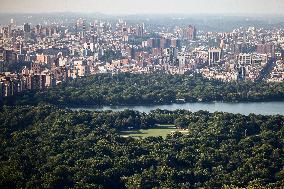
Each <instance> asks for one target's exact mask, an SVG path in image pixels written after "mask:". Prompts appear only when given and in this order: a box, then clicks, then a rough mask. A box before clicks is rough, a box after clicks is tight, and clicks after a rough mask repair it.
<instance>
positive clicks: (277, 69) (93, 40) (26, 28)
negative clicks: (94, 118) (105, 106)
mask: <svg viewBox="0 0 284 189" xmlns="http://www.w3.org/2000/svg"><path fill="white" fill-rule="evenodd" d="M90 20H91V19H88V21H87V20H86V19H83V18H78V19H77V20H76V22H74V23H68V22H67V23H61V24H60V23H50V24H47V21H48V20H47V21H46V20H43V23H45V24H35V23H25V24H23V25H19V24H17V20H15V19H13V18H11V19H10V23H9V24H8V25H3V26H1V28H0V71H1V87H0V89H1V97H5V96H10V95H13V94H15V93H18V92H21V91H23V90H40V89H45V88H50V87H54V86H55V85H58V84H60V83H62V82H65V81H67V80H72V79H76V78H81V77H86V76H89V75H93V74H98V73H112V74H118V73H122V72H130V73H139V74H143V73H154V72H162V73H166V74H193V73H200V74H202V75H203V76H204V77H205V78H210V79H217V80H222V81H224V82H231V81H260V80H265V81H268V82H282V81H283V78H284V62H283V60H282V59H283V56H284V51H283V47H284V30H283V28H271V29H264V28H257V27H254V26H251V27H241V28H236V29H234V30H233V31H231V32H210V31H208V32H205V31H202V30H199V29H198V28H196V27H195V26H194V25H191V23H186V24H185V25H186V26H184V27H180V26H173V27H166V26H163V27H156V28H153V27H148V26H147V24H145V23H142V22H137V23H127V22H126V21H124V20H123V19H118V20H110V21H108V20H105V21H102V20H97V19H96V18H94V19H93V20H91V21H90ZM11 67H12V68H13V67H17V68H18V69H16V70H10V68H11Z"/></svg>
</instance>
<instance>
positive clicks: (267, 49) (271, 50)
mask: <svg viewBox="0 0 284 189" xmlns="http://www.w3.org/2000/svg"><path fill="white" fill-rule="evenodd" d="M256 52H257V53H259V54H269V55H271V56H274V55H275V45H274V44H273V43H267V44H257V45H256Z"/></svg>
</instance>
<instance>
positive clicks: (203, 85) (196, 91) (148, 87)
mask: <svg viewBox="0 0 284 189" xmlns="http://www.w3.org/2000/svg"><path fill="white" fill-rule="evenodd" d="M275 100H279V101H280V100H281V101H282V100H284V83H267V82H256V83H253V82H229V83H224V82H221V81H218V80H208V79H206V78H203V77H201V76H200V75H194V76H190V75H168V74H163V73H155V74H130V73H121V74H117V75H111V74H97V75H94V76H90V77H86V78H81V79H76V80H71V81H68V82H66V83H63V84H61V85H59V86H56V87H54V88H51V89H48V90H46V91H26V92H23V93H20V94H17V95H15V96H11V97H6V98H4V99H3V100H2V105H3V104H6V105H26V104H30V105H36V104H40V103H50V104H55V105H62V106H88V105H145V104H149V105H150V104H170V103H184V102H198V101H202V102H212V101H226V102H239V101H245V102H248V101H275Z"/></svg>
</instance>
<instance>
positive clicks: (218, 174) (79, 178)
mask: <svg viewBox="0 0 284 189" xmlns="http://www.w3.org/2000/svg"><path fill="white" fill-rule="evenodd" d="M0 123H1V124H0V141H1V143H0V170H1V171H0V188H154V187H156V188H198V187H204V188H221V187H224V188H234V187H250V188H261V187H264V188H269V187H270V188H280V187H283V186H284V185H283V183H284V169H283V168H284V159H283V157H284V156H283V155H284V152H283V145H284V142H283V141H284V140H283V136H284V135H283V133H284V117H283V116H261V115H253V114H251V115H249V116H243V115H240V114H236V115H234V114H229V113H217V112H216V113H213V114H210V113H208V112H205V111H199V112H196V113H191V112H188V111H185V110H177V111H174V112H171V111H166V110H155V111H152V112H151V113H149V114H144V113H139V112H136V111H130V110H126V111H123V112H111V111H106V112H89V111H71V110H64V109H59V108H56V107H53V106H46V105H41V106H37V107H28V106H26V107H20V106H19V107H13V108H12V107H5V106H4V107H3V108H2V109H1V112H0ZM158 123H168V124H173V123H176V124H182V127H184V128H188V129H189V134H188V135H183V134H180V133H175V134H172V135H169V136H168V137H167V138H166V139H165V140H163V139H162V138H161V137H149V138H146V139H143V140H142V139H133V138H122V137H120V136H119V135H118V131H119V130H126V129H128V127H129V126H133V127H134V128H137V129H138V128H147V127H153V125H154V124H158Z"/></svg>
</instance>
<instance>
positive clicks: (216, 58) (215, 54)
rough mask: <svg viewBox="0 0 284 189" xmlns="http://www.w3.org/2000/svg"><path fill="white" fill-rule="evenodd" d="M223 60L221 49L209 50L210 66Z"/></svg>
mask: <svg viewBox="0 0 284 189" xmlns="http://www.w3.org/2000/svg"><path fill="white" fill-rule="evenodd" d="M221 58H222V50H221V49H220V48H210V49H209V50H208V62H209V66H211V65H212V64H214V63H218V62H220V61H221Z"/></svg>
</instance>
